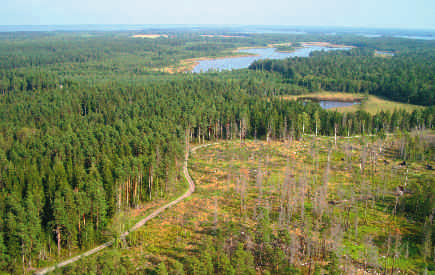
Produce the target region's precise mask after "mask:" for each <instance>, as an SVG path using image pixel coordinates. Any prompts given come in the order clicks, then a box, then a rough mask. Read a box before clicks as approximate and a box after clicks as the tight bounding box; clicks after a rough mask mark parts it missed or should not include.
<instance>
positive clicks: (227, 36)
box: [201, 34, 243, 38]
mask: <svg viewBox="0 0 435 275" xmlns="http://www.w3.org/2000/svg"><path fill="white" fill-rule="evenodd" d="M201 36H203V37H224V38H231V37H243V36H240V35H220V34H216V35H215V34H201Z"/></svg>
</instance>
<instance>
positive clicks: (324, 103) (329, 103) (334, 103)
mask: <svg viewBox="0 0 435 275" xmlns="http://www.w3.org/2000/svg"><path fill="white" fill-rule="evenodd" d="M319 104H320V107H322V108H323V109H333V108H339V107H348V106H352V105H355V104H360V103H359V102H341V101H324V100H321V101H319Z"/></svg>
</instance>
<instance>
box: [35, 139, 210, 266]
mask: <svg viewBox="0 0 435 275" xmlns="http://www.w3.org/2000/svg"><path fill="white" fill-rule="evenodd" d="M216 144H218V143H210V144H203V145H199V146H195V147H193V148H192V149H191V152H194V151H196V150H197V149H199V148H203V147H206V146H210V145H216ZM188 160H189V152H188V151H187V152H186V156H185V160H184V166H183V173H184V177H185V178H186V180H187V182H188V183H189V190H187V191H186V193H184V194H183V195H182V196H181V197H179V198H177V199H175V200H174V201H172V202H170V203H168V204H165V205H164V206H162V207H160V208H158V209H156V210H154V211H153V212H152V213H151V214H149V215H148V216H146V217H145V218H143V219H142V220H140V221H139V222H138V223H136V224H135V225H134V226H133V227H132V228H130V230H128V231H126V232H124V233H122V234H121V236H120V237H121V239H124V238H125V236H127V235H128V234H129V233H130V232H132V231H135V230H137V229H139V228H140V227H141V226H143V225H144V224H145V223H147V222H148V221H149V220H151V219H152V218H155V217H156V216H157V215H159V214H160V213H162V212H163V211H164V210H166V209H167V208H169V207H171V206H173V205H175V204H177V203H179V202H180V201H182V200H184V199H185V198H187V197H189V196H190V195H192V193H193V191H195V183H194V182H193V180H192V178H191V177H190V175H189V171H188V169H187V161H188ZM113 242H114V240H112V241H109V242H107V243H104V244H102V245H100V246H97V247H95V248H93V249H91V250H89V251H86V252H84V253H82V254H80V255H77V256H75V257H72V258H70V259H68V260H65V261H62V262H60V263H58V264H56V265H53V266H50V267H46V268H44V269H42V270H40V271H37V272H35V273H34V274H40V275H43V274H47V273H48V272H51V271H54V270H55V269H56V268H61V267H64V266H66V265H69V264H71V263H73V262H76V261H78V260H79V259H81V258H83V257H87V256H89V255H92V254H95V253H97V252H98V251H101V250H103V249H104V248H106V247H109V246H112V244H113Z"/></svg>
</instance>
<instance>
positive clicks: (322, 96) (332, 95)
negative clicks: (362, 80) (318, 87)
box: [282, 91, 424, 114]
mask: <svg viewBox="0 0 435 275" xmlns="http://www.w3.org/2000/svg"><path fill="white" fill-rule="evenodd" d="M282 98H283V99H288V100H299V99H314V100H317V101H320V100H325V101H341V102H361V104H362V105H360V104H355V105H352V106H348V107H338V108H335V109H330V110H332V111H333V110H337V111H338V112H355V111H357V110H359V109H361V108H362V109H363V110H364V111H366V112H369V113H371V114H376V113H377V112H380V111H382V110H383V111H390V112H393V111H394V110H396V109H404V110H406V111H408V112H412V111H413V110H415V109H423V108H424V107H422V106H417V105H412V104H406V103H400V102H394V101H389V100H385V99H382V98H379V97H377V96H373V95H369V96H368V97H367V98H366V96H365V95H363V94H349V93H339V92H325V91H323V92H316V93H310V94H304V95H289V96H283V97H282Z"/></svg>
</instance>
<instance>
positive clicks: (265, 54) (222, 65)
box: [192, 46, 350, 73]
mask: <svg viewBox="0 0 435 275" xmlns="http://www.w3.org/2000/svg"><path fill="white" fill-rule="evenodd" d="M335 50H350V48H329V47H319V46H309V47H303V48H300V49H296V50H295V51H292V52H279V51H277V50H276V48H253V49H247V50H239V52H240V53H251V54H255V56H244V57H228V58H217V59H210V60H200V61H198V65H196V66H195V68H193V70H192V72H193V73H200V72H207V71H209V70H217V71H221V70H234V69H244V68H248V67H249V65H251V64H252V63H253V62H254V61H256V60H260V59H285V58H288V57H309V56H310V53H311V52H314V51H335Z"/></svg>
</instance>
